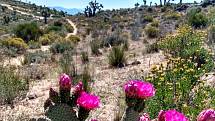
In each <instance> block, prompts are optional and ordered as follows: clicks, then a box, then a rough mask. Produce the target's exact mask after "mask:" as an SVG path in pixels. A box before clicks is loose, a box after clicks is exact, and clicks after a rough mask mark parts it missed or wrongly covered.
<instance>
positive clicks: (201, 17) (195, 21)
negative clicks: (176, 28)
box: [187, 8, 208, 28]
mask: <svg viewBox="0 0 215 121" xmlns="http://www.w3.org/2000/svg"><path fill="white" fill-rule="evenodd" d="M187 18H188V23H189V25H191V26H193V27H195V28H199V27H205V26H206V25H207V23H208V18H207V16H205V14H204V13H203V12H201V9H200V8H193V9H191V10H189V11H188V13H187Z"/></svg>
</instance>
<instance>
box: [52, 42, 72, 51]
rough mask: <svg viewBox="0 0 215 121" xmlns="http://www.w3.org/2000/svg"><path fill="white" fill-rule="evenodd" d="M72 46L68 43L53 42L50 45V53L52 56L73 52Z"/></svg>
mask: <svg viewBox="0 0 215 121" xmlns="http://www.w3.org/2000/svg"><path fill="white" fill-rule="evenodd" d="M73 49H74V45H73V43H72V42H70V41H60V42H55V43H53V44H52V45H51V48H50V50H51V52H52V53H53V54H57V53H64V52H65V51H73Z"/></svg>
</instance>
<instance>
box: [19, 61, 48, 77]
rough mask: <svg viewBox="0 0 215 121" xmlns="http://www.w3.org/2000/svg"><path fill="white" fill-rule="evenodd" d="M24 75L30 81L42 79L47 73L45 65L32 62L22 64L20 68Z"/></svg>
mask: <svg viewBox="0 0 215 121" xmlns="http://www.w3.org/2000/svg"><path fill="white" fill-rule="evenodd" d="M22 73H23V74H24V77H25V78H27V79H30V80H32V81H35V80H41V79H44V78H45V76H46V75H47V73H48V70H47V66H44V65H39V64H32V65H27V66H24V68H23V69H22Z"/></svg>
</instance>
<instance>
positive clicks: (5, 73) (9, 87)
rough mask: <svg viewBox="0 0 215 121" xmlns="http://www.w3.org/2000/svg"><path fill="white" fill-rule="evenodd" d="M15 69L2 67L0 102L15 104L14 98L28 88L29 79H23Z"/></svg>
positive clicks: (0, 73) (0, 68)
mask: <svg viewBox="0 0 215 121" xmlns="http://www.w3.org/2000/svg"><path fill="white" fill-rule="evenodd" d="M13 70H14V69H13V68H5V67H2V66H1V67H0V89H1V91H0V104H5V103H7V104H13V100H14V99H15V98H16V97H20V96H22V95H23V94H25V93H26V91H27V89H28V82H27V80H23V79H21V78H20V76H19V75H18V74H15V73H14V72H13Z"/></svg>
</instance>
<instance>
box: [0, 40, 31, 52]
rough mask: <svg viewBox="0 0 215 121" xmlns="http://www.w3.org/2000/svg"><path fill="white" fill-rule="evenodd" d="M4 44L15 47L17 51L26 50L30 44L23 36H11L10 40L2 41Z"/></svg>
mask: <svg viewBox="0 0 215 121" xmlns="http://www.w3.org/2000/svg"><path fill="white" fill-rule="evenodd" d="M2 45H3V46H6V47H7V48H8V49H10V48H15V49H16V50H17V51H16V52H17V53H19V52H21V53H22V52H23V51H26V49H27V48H28V45H27V44H26V43H25V42H24V40H23V39H21V38H10V39H8V40H4V41H2Z"/></svg>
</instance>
